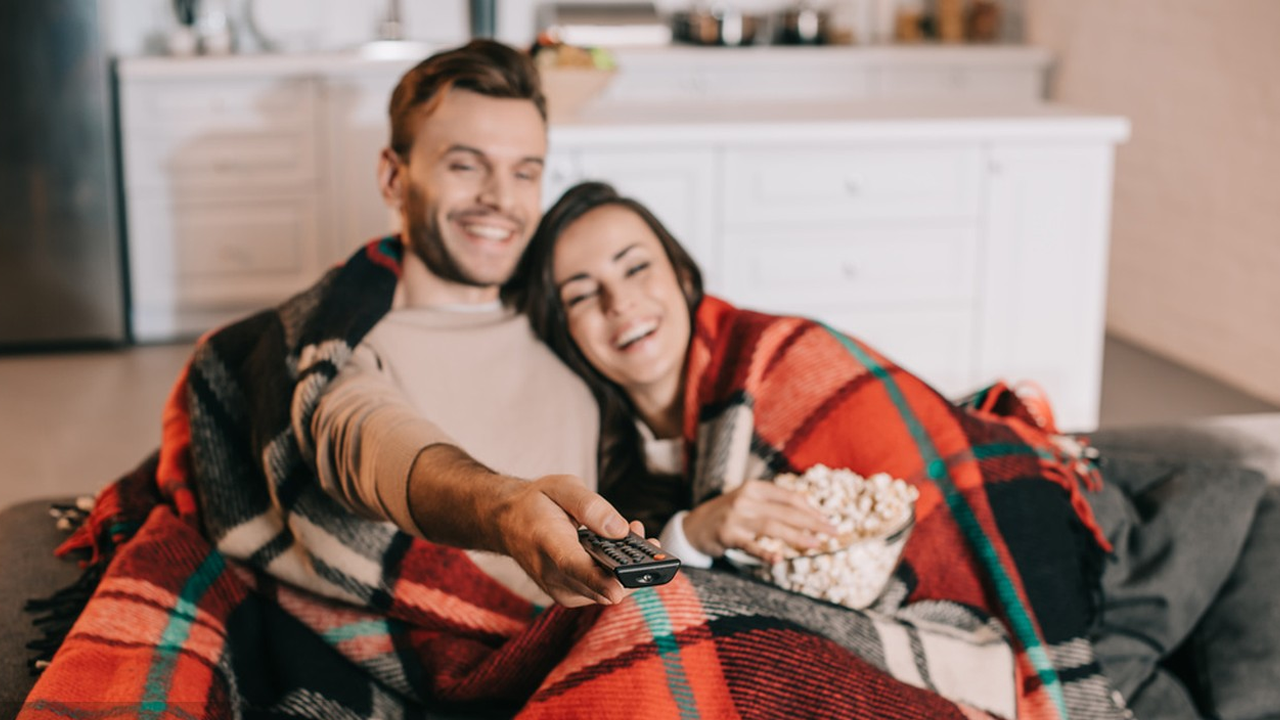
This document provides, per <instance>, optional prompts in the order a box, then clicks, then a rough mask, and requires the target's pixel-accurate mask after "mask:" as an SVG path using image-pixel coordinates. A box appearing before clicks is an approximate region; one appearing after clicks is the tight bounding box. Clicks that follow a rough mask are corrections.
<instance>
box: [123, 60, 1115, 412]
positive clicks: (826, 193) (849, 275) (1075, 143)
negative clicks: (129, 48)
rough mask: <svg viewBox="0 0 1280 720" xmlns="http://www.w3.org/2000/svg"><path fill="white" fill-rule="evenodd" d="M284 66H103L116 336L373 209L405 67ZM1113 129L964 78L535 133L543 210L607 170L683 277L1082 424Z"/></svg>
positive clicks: (203, 312) (244, 285)
mask: <svg viewBox="0 0 1280 720" xmlns="http://www.w3.org/2000/svg"><path fill="white" fill-rule="evenodd" d="M795 57H801V56H798V55H797V56H795ZM282 62H283V61H282ZM289 62H290V63H292V64H285V65H283V66H282V67H281V68H280V69H279V71H278V72H277V73H276V74H275V75H268V76H263V75H262V73H261V72H257V73H255V72H250V71H249V69H248V68H249V67H250V66H248V65H246V61H245V59H243V58H238V59H235V61H230V60H228V61H227V64H225V65H223V64H222V63H218V62H215V61H208V62H206V61H202V60H196V61H191V64H190V65H187V64H186V63H177V64H175V63H171V62H167V61H162V60H149V61H136V62H133V63H122V65H121V74H120V80H121V82H120V87H121V109H122V120H123V121H122V125H121V128H122V140H123V154H124V158H125V168H124V172H125V184H124V187H125V191H126V207H127V211H128V217H127V221H128V242H129V249H130V272H131V282H132V294H133V307H132V318H133V328H134V333H135V336H136V337H137V338H138V339H141V340H165V339H171V338H175V337H188V336H192V335H195V334H198V333H201V332H204V331H206V330H208V329H209V328H210V327H212V326H214V325H217V324H220V323H223V322H227V321H229V320H232V319H234V318H236V317H239V316H242V315H244V314H246V313H248V312H251V311H253V310H256V309H258V308H260V307H262V306H264V305H270V304H274V303H276V302H279V301H280V300H283V299H284V298H286V297H287V296H288V295H290V294H291V293H293V292H295V291H297V290H298V289H301V288H302V287H305V286H306V285H307V284H309V283H310V282H312V281H313V280H314V279H315V278H316V277H318V276H319V274H320V273H321V272H322V271H323V269H324V268H325V267H327V266H328V265H330V264H332V263H335V262H338V261H340V260H341V259H342V258H344V257H346V256H347V255H349V254H350V252H351V251H352V250H354V248H355V247H356V246H358V245H359V244H360V243H362V242H364V241H366V240H368V239H370V238H373V237H375V236H378V235H381V234H384V233H386V232H389V231H391V230H393V225H394V219H393V217H392V215H391V213H390V212H389V211H388V210H387V209H386V208H385V206H384V205H383V202H382V199H381V197H380V196H379V193H378V190H377V186H376V175H375V171H376V167H377V154H378V151H379V150H380V149H381V147H382V146H383V145H384V144H385V142H386V138H387V136H388V128H387V120H386V106H387V99H388V97H389V94H390V90H391V88H392V86H393V85H394V84H395V81H396V79H397V78H398V77H399V75H400V74H401V72H403V70H404V69H406V67H407V63H403V62H401V63H399V64H394V65H392V64H384V65H366V64H357V65H351V64H348V63H338V62H337V61H333V60H330V61H328V62H330V64H329V65H323V63H321V66H320V67H316V66H314V63H312V62H310V61H307V60H305V59H297V58H295V59H293V60H291V61H289ZM796 62H799V61H798V60H797V61H796ZM925 64H926V65H927V64H928V63H925ZM905 66H906V65H904V66H903V67H905ZM877 67H878V66H877ZM873 69H874V68H873ZM902 69H903V68H899V70H902ZM877 72H878V70H876V72H869V73H868V74H867V75H865V76H861V75H860V76H859V77H863V78H864V79H865V80H866V82H868V83H874V82H878V81H879V80H878V78H881V76H880V75H878V74H877ZM903 72H906V70H903ZM920 77H927V76H925V75H922V76H920ZM965 77H968V76H965ZM974 77H976V76H974ZM899 80H901V78H899ZM857 82H862V80H858V81H857ZM966 82H968V80H966ZM921 83H923V84H922V87H926V86H927V85H928V82H927V81H924V80H922V81H921ZM900 84H901V85H902V86H904V87H905V85H906V84H907V83H905V82H902V83H900ZM206 86H207V89H208V92H200V91H196V90H193V88H203V87H206ZM926 94H927V93H926ZM935 95H945V93H935ZM1126 134H1127V124H1126V123H1125V122H1124V121H1123V119H1120V118H1114V117H1104V116H1096V115H1090V114H1087V113H1079V112H1074V111H1071V110H1068V109H1064V108H1059V107H1056V106H1052V105H1045V104H1040V103H1028V102H1026V101H1020V102H1009V101H994V100H991V99H989V98H988V99H982V100H980V101H966V102H961V101H959V100H956V99H951V100H937V99H935V100H924V99H919V98H916V99H898V100H891V99H881V100H876V101H874V102H861V103H860V102H852V101H833V100H830V99H826V100H814V99H811V98H810V99H794V100H789V101H777V100H773V101H768V102H762V101H760V100H758V99H755V100H752V99H742V98H739V99H737V100H724V101H723V102H714V103H709V102H702V103H682V102H674V103H673V102H669V101H668V102H658V101H653V102H625V103H624V102H603V103H601V104H598V105H596V106H594V107H591V108H589V109H588V110H587V111H585V112H584V113H582V114H581V115H580V116H579V117H577V118H575V119H573V120H570V121H567V122H564V123H558V124H557V125H555V126H553V127H552V128H551V129H550V134H549V147H550V154H549V157H548V162H547V168H546V172H545V176H544V177H545V182H544V206H549V205H550V204H551V203H552V202H554V200H555V199H556V198H557V197H558V196H559V194H560V193H561V192H562V191H563V190H564V189H566V188H567V187H569V186H570V185H572V184H573V183H575V182H578V181H580V180H585V179H599V180H605V181H609V182H612V183H613V184H615V185H616V186H617V187H618V188H619V190H620V191H621V192H622V193H623V194H625V195H630V196H633V197H636V198H637V199H639V200H640V201H641V202H643V203H645V204H646V205H648V206H649V207H650V208H651V209H652V210H653V211H654V212H655V214H656V215H657V216H658V217H659V218H660V219H661V220H662V221H663V222H664V224H666V225H667V226H668V227H669V229H670V230H671V231H672V233H673V234H674V235H675V236H676V237H677V238H678V239H680V240H681V241H682V242H683V243H684V244H685V245H686V246H687V247H688V248H689V250H690V251H691V253H692V254H693V256H694V257H695V259H697V260H698V262H699V263H700V265H701V266H702V267H703V269H704V272H705V274H706V278H707V288H708V289H709V291H711V292H713V293H717V294H720V295H723V296H725V297H726V298H727V299H729V300H730V301H732V302H735V303H738V304H740V305H743V306H747V307H755V308H758V309H762V310H766V311H774V312H787V313H796V314H802V315H806V316H810V317H815V318H817V319H820V320H823V321H825V322H828V323H829V324H831V325H832V326H834V327H837V328H839V329H842V330H845V331H848V332H850V333H852V334H854V335H857V336H858V337H860V338H863V339H865V340H866V341H868V342H870V343H871V344H873V345H875V346H876V347H878V348H879V349H881V350H882V351H883V352H885V353H886V354H887V355H889V356H890V357H891V358H893V359H895V360H896V361H898V362H899V363H901V364H903V365H904V366H905V367H907V368H908V369H910V370H912V371H914V372H916V373H918V374H920V375H921V376H923V377H924V378H926V379H927V380H929V381H930V382H932V383H933V384H934V385H935V386H937V387H938V388H939V389H940V390H942V391H943V392H945V393H946V394H948V395H952V396H957V395H960V394H964V393H967V392H969V391H971V390H973V389H975V388H976V387H978V386H980V385H982V384H985V383H988V382H990V381H993V380H996V379H1002V378H1003V379H1008V380H1011V381H1017V380H1023V379H1030V380H1034V381H1036V382H1037V383H1039V384H1040V385H1041V386H1042V387H1043V388H1044V389H1045V390H1046V392H1047V393H1048V395H1049V398H1050V399H1051V401H1053V403H1054V405H1055V406H1056V408H1057V409H1058V412H1059V420H1060V422H1061V424H1062V425H1063V426H1065V427H1068V428H1073V429H1086V428H1090V427H1092V426H1094V425H1095V424H1096V421H1097V407H1098V395H1099V391H1100V367H1101V347H1102V345H1101V344H1102V339H1103V332H1104V326H1103V318H1104V315H1103V307H1104V304H1105V296H1104V293H1105V286H1106V283H1105V279H1106V278H1105V275H1106V255H1107V241H1108V232H1109V229H1108V223H1109V215H1110V203H1109V198H1110V192H1111V170H1112V167H1111V158H1112V154H1113V148H1114V145H1115V144H1116V143H1117V142H1120V141H1122V140H1123V139H1124V137H1125V136H1126Z"/></svg>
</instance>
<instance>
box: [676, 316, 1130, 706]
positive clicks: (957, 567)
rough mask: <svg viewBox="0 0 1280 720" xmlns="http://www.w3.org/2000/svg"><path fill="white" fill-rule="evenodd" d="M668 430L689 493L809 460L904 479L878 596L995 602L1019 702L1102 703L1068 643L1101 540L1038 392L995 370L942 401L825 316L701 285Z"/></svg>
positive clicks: (1088, 481) (1078, 650)
mask: <svg viewBox="0 0 1280 720" xmlns="http://www.w3.org/2000/svg"><path fill="white" fill-rule="evenodd" d="M1037 411H1039V412H1038V413H1037ZM684 428H685V436H686V439H687V440H688V441H689V442H691V443H693V446H694V447H695V448H696V451H695V452H693V453H691V454H690V455H691V458H690V467H689V468H688V469H687V472H688V474H689V475H690V477H692V478H693V487H692V492H693V497H692V502H693V504H695V505H696V504H697V503H698V502H701V501H702V500H704V499H706V498H708V497H711V496H713V495H715V494H717V493H721V492H724V491H725V490H728V489H731V488H732V487H734V486H736V485H737V484H739V483H741V482H742V481H743V479H744V478H771V477H773V476H775V475H776V474H778V473H782V472H791V473H800V472H804V471H805V470H807V469H808V468H810V467H812V466H813V465H816V464H819V463H821V464H824V465H827V466H830V467H845V468H849V469H851V470H853V471H854V472H857V473H860V474H863V475H867V476H869V475H871V474H873V473H877V472H887V473H889V474H890V475H892V476H894V477H899V478H903V479H904V480H907V481H908V482H910V483H912V484H914V485H915V486H916V487H917V489H918V490H919V492H920V498H919V501H918V503H917V509H916V527H915V530H914V531H913V533H912V535H911V538H910V539H909V541H908V543H907V546H906V548H905V550H904V552H903V562H902V564H901V566H900V568H899V570H898V573H897V583H898V585H899V587H898V588H897V589H893V588H891V589H890V591H888V592H887V593H886V596H887V597H890V598H892V597H897V598H902V599H904V600H905V602H906V603H908V604H909V603H917V602H920V601H925V600H932V601H949V602H953V603H959V604H961V605H964V606H967V607H971V608H976V609H979V610H981V611H983V612H987V613H991V614H993V615H995V616H997V617H999V618H1000V619H1001V620H1002V621H1003V623H1004V625H1005V626H1006V627H1007V628H1009V630H1010V632H1011V634H1012V636H1013V639H1014V641H1015V644H1016V646H1017V649H1018V658H1017V671H1018V673H1017V674H1018V687H1019V697H1018V716H1019V717H1095V716H1107V715H1109V714H1111V713H1113V712H1117V710H1116V709H1115V708H1114V707H1113V705H1112V701H1111V700H1110V699H1109V695H1110V692H1109V688H1108V684H1107V683H1106V681H1105V679H1104V678H1103V677H1102V676H1101V674H1100V668H1099V666H1098V664H1097V663H1096V662H1095V660H1094V656H1093V652H1092V648H1091V647H1090V645H1089V643H1088V641H1087V640H1086V633H1087V630H1088V628H1089V626H1090V623H1091V622H1092V620H1093V615H1094V608H1095V605H1096V593H1097V588H1098V578H1099V572H1100V567H1101V565H1100V563H1101V560H1102V554H1103V553H1104V552H1105V551H1107V550H1109V549H1110V546H1109V545H1108V543H1107V540H1106V538H1105V537H1103V535H1102V533H1101V531H1100V530H1099V529H1098V527H1097V524H1096V523H1095V522H1094V520H1093V515H1092V511H1091V510H1090V508H1089V506H1088V503H1087V502H1086V501H1085V498H1084V495H1083V492H1082V490H1083V489H1084V488H1088V487H1097V484H1098V483H1100V482H1101V479H1100V477H1099V476H1098V474H1097V471H1096V468H1095V467H1094V466H1093V465H1092V464H1091V463H1089V462H1088V461H1087V460H1086V459H1085V458H1084V457H1083V454H1082V453H1081V452H1080V449H1081V447H1080V445H1079V444H1078V443H1077V442H1075V441H1074V440H1071V439H1069V438H1064V437H1061V436H1059V435H1057V434H1056V431H1055V430H1054V428H1053V427H1052V419H1051V414H1049V413H1048V412H1047V407H1036V406H1035V405H1029V404H1027V403H1023V402H1022V401H1021V400H1020V399H1019V397H1018V395H1017V394H1015V393H1014V392H1012V391H1011V390H1010V389H1009V388H1008V387H1006V386H1004V385H996V386H993V387H992V388H989V389H987V390H985V391H983V392H981V393H979V394H977V395H975V396H974V397H973V398H970V399H969V400H968V401H967V402H964V403H961V404H954V403H951V402H949V401H947V400H946V399H945V398H943V397H941V396H940V395H939V394H938V393H937V392H935V391H934V390H933V389H931V388H930V387H929V386H928V385H926V384H925V383H923V382H922V381H921V380H919V379H918V378H916V377H914V376H913V375H911V374H910V373H908V372H906V371H905V370H903V369H902V368H901V367H899V366H897V365H895V364H893V363H892V362H891V361H889V360H888V359H887V358H885V357H884V356H882V355H880V354H879V353H877V352H876V351H875V350H873V349H871V348H870V347H868V346H866V345H865V344H863V343H861V342H859V341H857V340H855V339H853V338H850V337H847V336H845V335H842V334H840V333H838V332H836V331H834V330H832V329H831V328H828V327H825V326H823V325H821V324H818V323H815V322H812V321H808V320H803V319H799V318H781V317H774V316H769V315H764V314H760V313H755V312H750V311H743V310H739V309H736V308H734V307H732V306H730V305H728V304H727V303H725V302H723V301H720V300H718V299H716V298H713V297H708V298H706V299H705V300H704V301H703V303H702V305H701V306H700V308H699V310H698V313H697V318H696V323H695V330H694V341H693V347H692V350H691V354H690V358H689V368H688V372H687V380H686V404H685V412H684ZM884 602H885V599H884V598H882V601H881V605H883V603H884ZM881 609H890V610H891V609H892V608H883V607H882V608H881Z"/></svg>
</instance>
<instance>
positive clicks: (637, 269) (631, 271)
mask: <svg viewBox="0 0 1280 720" xmlns="http://www.w3.org/2000/svg"><path fill="white" fill-rule="evenodd" d="M648 269H649V263H648V261H646V262H642V263H639V264H637V265H633V266H631V267H629V268H627V277H631V276H632V275H635V274H637V273H641V272H644V271H645V270H648Z"/></svg>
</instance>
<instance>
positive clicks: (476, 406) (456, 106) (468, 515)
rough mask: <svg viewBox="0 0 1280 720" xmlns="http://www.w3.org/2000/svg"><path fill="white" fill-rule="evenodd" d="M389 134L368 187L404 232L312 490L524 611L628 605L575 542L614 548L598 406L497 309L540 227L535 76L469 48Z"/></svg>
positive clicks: (441, 68)
mask: <svg viewBox="0 0 1280 720" xmlns="http://www.w3.org/2000/svg"><path fill="white" fill-rule="evenodd" d="M390 116H391V143H390V146H389V147H388V148H387V149H385V150H384V151H383V152H382V156H381V159H380V165H379V172H378V178H379V183H380V185H381V189H382V194H383V197H384V198H385V200H386V202H387V204H388V205H389V206H390V207H391V208H393V209H394V210H396V211H397V212H398V215H399V217H400V222H401V227H402V233H401V238H402V240H403V243H404V247H405V251H404V253H403V261H402V263H401V265H400V278H399V281H398V283H397V286H396V289H395V294H394V298H393V300H392V305H391V310H390V312H388V313H387V314H386V315H385V316H384V317H383V318H382V319H380V320H379V321H378V322H377V324H376V325H374V326H373V328H372V329H371V330H370V331H369V333H368V334H367V335H366V336H365V337H364V338H363V339H362V341H361V342H360V344H359V345H358V346H357V347H356V348H355V350H354V353H353V356H352V358H351V360H350V361H349V362H346V363H345V364H343V365H342V368H341V370H340V372H338V374H337V377H336V378H335V379H334V381H333V382H332V383H330V385H329V387H328V388H327V389H326V391H325V393H324V395H323V396H322V398H321V400H320V403H319V406H318V409H317V411H316V413H315V414H314V416H313V419H312V422H311V428H312V430H313V432H314V437H315V441H316V451H317V455H316V467H317V473H318V475H319V477H320V480H321V483H322V484H323V485H324V487H325V489H326V490H327V491H328V492H329V493H330V494H331V495H333V496H334V497H336V498H338V499H339V500H340V501H341V502H343V503H344V504H347V505H348V506H349V507H350V508H351V509H353V510H355V511H357V512H359V513H361V514H364V515H367V516H371V517H374V518H382V519H386V520H390V521H392V522H394V523H395V524H396V525H397V526H399V527H400V528H402V529H404V530H406V531H408V532H410V533H412V534H415V535H418V536H420V537H425V538H427V539H429V540H433V541H436V542H441V543H446V544H451V545H455V546H459V547H463V548H467V549H468V550H469V551H470V555H471V557H472V560H474V561H475V562H476V564H478V565H480V566H481V567H482V568H483V569H485V570H486V571H487V572H488V573H489V574H490V575H491V576H493V577H494V578H495V579H497V580H498V581H499V582H501V583H502V584H504V585H506V586H507V587H508V588H509V589H511V590H513V591H515V592H517V593H518V594H520V595H522V596H524V597H525V598H526V599H529V600H531V601H533V602H535V603H538V604H543V605H545V604H548V603H549V602H550V601H552V600H554V601H557V602H560V603H561V604H566V605H571V606H572V605H582V604H587V603H592V602H598V603H605V604H610V603H614V602H618V601H620V600H621V599H622V598H623V597H624V596H625V594H626V591H624V590H623V589H622V587H621V586H620V585H618V583H617V582H616V581H615V580H613V579H612V578H611V577H610V576H608V575H607V574H605V572H604V571H603V570H601V569H600V568H599V567H598V566H596V565H595V564H594V562H593V561H592V560H591V559H590V558H589V557H588V556H587V554H586V553H585V552H584V551H582V549H581V546H580V545H579V543H578V538H577V532H576V529H577V525H578V524H579V523H581V524H585V525H587V526H588V527H590V528H592V529H593V530H595V531H597V532H600V533H601V534H605V535H608V536H610V537H620V536H621V535H623V534H624V533H625V532H626V530H627V526H626V522H625V521H624V519H623V518H622V516H621V515H619V514H618V513H617V512H616V511H615V510H614V509H613V508H612V507H611V506H610V505H609V504H608V503H607V502H606V501H605V500H604V499H603V498H602V497H600V496H599V495H597V494H596V493H595V492H593V490H594V489H595V479H596V471H595V463H596V438H597V427H598V419H597V414H598V413H597V410H596V406H595V403H594V401H593V399H592V397H591V395H590V392H589V391H588V390H587V388H586V386H585V385H584V384H583V383H582V382H581V381H580V380H578V379H577V377H576V376H575V375H574V374H573V373H571V372H570V371H569V370H568V369H567V368H565V367H564V366H563V365H562V364H561V363H560V361H559V360H558V359H556V357H555V356H554V354H553V353H552V352H551V351H550V350H549V349H547V348H546V347H545V346H544V345H542V344H541V343H540V342H538V340H537V339H536V338H535V337H534V336H533V334H532V332H531V330H530V329H529V324H528V320H527V319H526V318H525V317H524V316H523V315H520V314H517V313H515V312H514V311H513V310H510V309H508V308H505V307H503V306H502V304H501V302H500V300H499V288H500V286H501V284H502V283H504V282H506V281H507V279H508V278H510V276H511V274H512V272H513V271H514V269H515V266H516V263H517V262H518V260H519V259H520V256H521V254H522V253H523V251H524V249H525V246H526V245H527V244H528V242H529V238H530V236H531V235H532V234H533V231H534V229H535V228H536V226H537V224H538V220H539V218H540V216H541V197H542V196H541V184H542V170H543V165H544V159H545V156H546V151H547V127H546V106H545V101H544V99H543V96H542V93H541V90H540V89H539V85H538V80H537V75H536V71H535V69H534V67H533V65H532V63H531V62H530V60H529V58H528V57H527V56H525V55H523V54H521V53H518V52H516V51H514V50H512V49H510V48H508V47H506V46H503V45H500V44H498V43H493V42H486V41H476V42H473V43H471V44H469V45H467V46H465V47H463V48H459V49H457V50H452V51H448V52H444V53H440V54H438V55H435V56H433V57H431V58H428V59H427V60H425V61H423V62H422V63H421V64H420V65H418V66H417V67H415V68H413V69H412V70H410V71H409V72H408V73H407V74H406V75H405V76H404V77H403V78H402V80H401V82H400V84H399V85H398V86H397V87H396V90H395V92H394V94H393V95H392V99H391V106H390ZM473 458H474V459H473ZM520 478H530V479H529V480H524V479H520Z"/></svg>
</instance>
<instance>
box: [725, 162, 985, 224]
mask: <svg viewBox="0 0 1280 720" xmlns="http://www.w3.org/2000/svg"><path fill="white" fill-rule="evenodd" d="M980 161H981V154H980V150H979V148H978V147H977V146H973V145H971V146H968V147H955V146H946V145H943V146H928V145H924V146H913V147H911V148H906V147H898V148H873V147H859V148H848V147H846V148H825V147H813V146H800V147H797V148H795V149H790V150H782V149H778V150H734V151H731V152H729V153H728V154H727V156H726V158H725V169H726V172H725V178H726V195H727V197H726V200H727V202H726V204H725V212H726V215H725V222H726V223H727V224H730V225H732V224H737V223H744V222H761V221H763V222H791V223H795V222H801V221H807V220H848V219H861V218H911V219H919V218H936V217H975V216H976V215H977V214H978V202H979V195H980V193H979V189H980V183H981V174H980V172H981V162H980Z"/></svg>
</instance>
